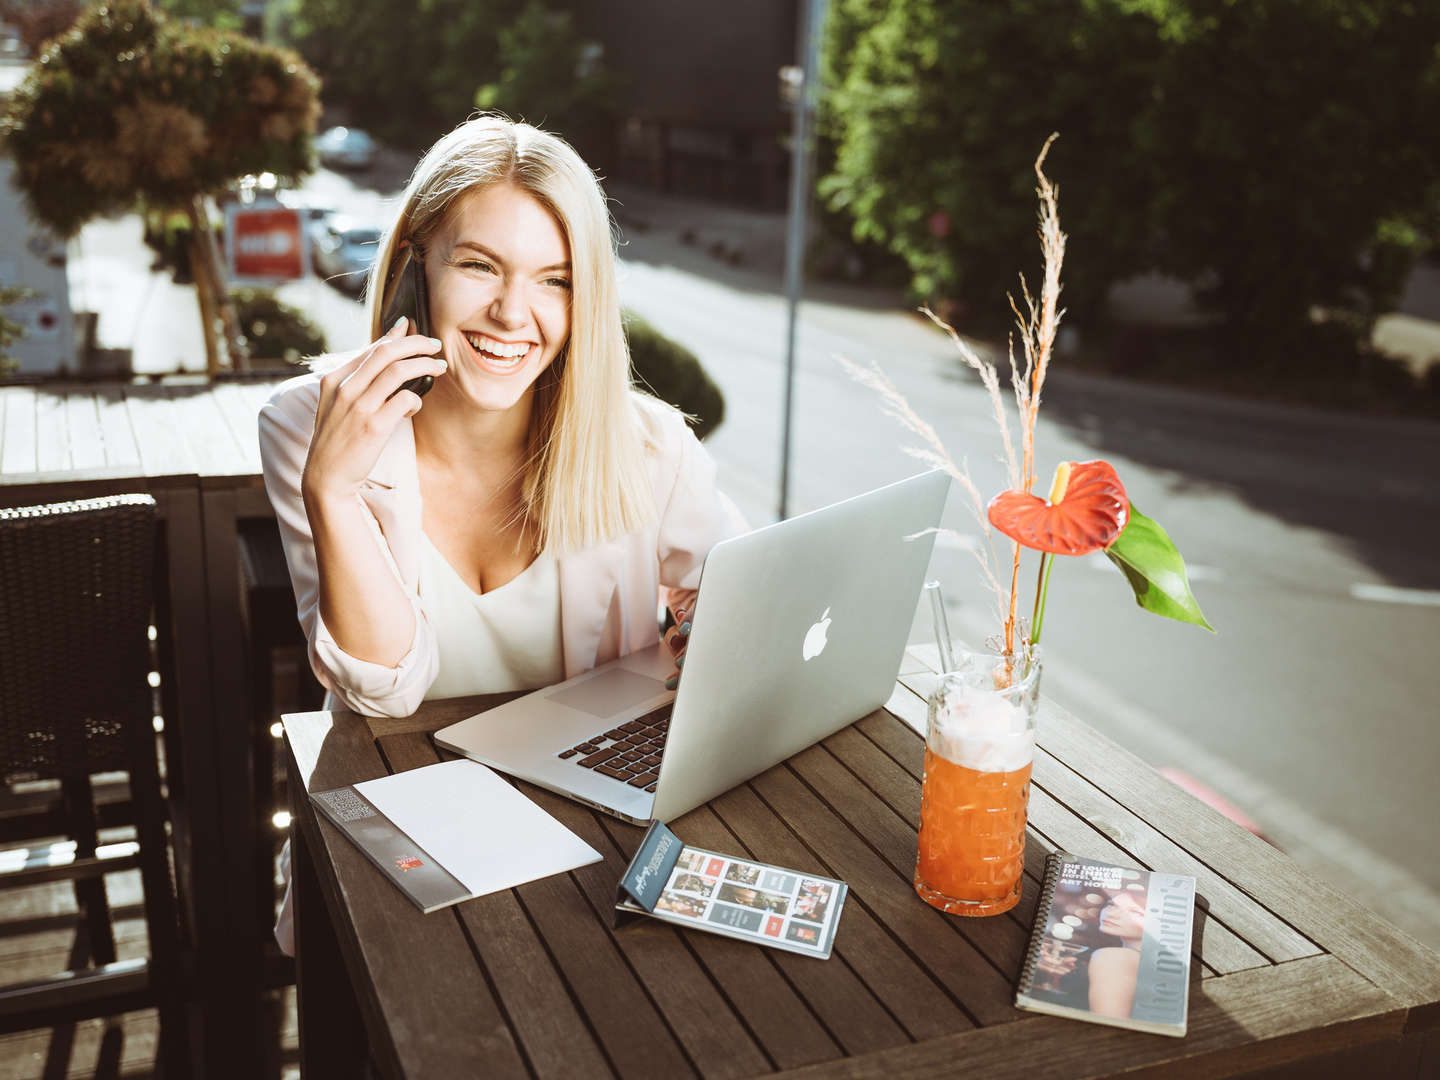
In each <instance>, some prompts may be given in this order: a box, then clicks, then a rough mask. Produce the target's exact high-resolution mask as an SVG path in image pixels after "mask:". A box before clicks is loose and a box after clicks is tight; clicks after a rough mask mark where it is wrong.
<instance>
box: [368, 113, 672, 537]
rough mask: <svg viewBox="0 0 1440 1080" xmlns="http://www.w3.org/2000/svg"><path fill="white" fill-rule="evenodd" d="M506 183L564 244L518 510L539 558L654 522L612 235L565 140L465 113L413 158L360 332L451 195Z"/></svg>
mask: <svg viewBox="0 0 1440 1080" xmlns="http://www.w3.org/2000/svg"><path fill="white" fill-rule="evenodd" d="M500 183H509V184H514V185H515V186H516V187H518V188H520V189H521V190H522V191H525V192H527V193H528V194H529V195H531V196H532V197H533V198H535V199H536V200H537V201H538V202H539V203H540V204H541V205H542V206H544V207H545V208H546V209H547V210H549V211H550V213H551V214H553V215H554V216H555V219H556V221H557V222H558V223H559V225H560V228H561V230H562V231H563V232H564V234H565V239H566V240H567V241H568V243H569V245H570V264H571V281H572V287H571V296H570V339H569V341H568V342H567V343H566V345H565V347H564V348H563V349H562V350H561V352H560V354H559V355H558V356H557V357H556V358H555V360H554V362H553V363H552V364H551V365H550V367H549V368H548V369H546V371H544V372H542V373H541V375H540V377H539V378H538V379H536V381H535V387H534V404H533V408H532V411H531V421H530V457H529V461H528V464H527V469H526V476H525V481H524V486H523V494H522V506H521V508H520V513H521V514H522V515H523V517H524V519H525V522H526V524H527V525H528V526H529V527H530V528H531V529H533V532H534V535H535V536H536V537H537V543H538V547H539V549H540V550H555V551H573V550H576V549H579V548H584V547H590V546H592V545H594V544H597V543H601V542H603V541H605V540H608V539H611V538H613V537H615V536H618V535H621V534H623V533H628V532H633V531H634V530H635V529H638V528H640V527H641V526H643V525H644V524H646V523H647V522H648V521H651V520H653V518H654V516H655V505H654V502H655V500H654V496H653V493H652V492H651V489H650V483H649V479H648V476H647V471H646V467H645V436H644V433H643V432H642V431H641V428H640V423H639V417H638V415H637V411H636V408H635V404H634V402H633V400H632V395H631V389H630V353H629V348H628V347H627V345H626V341H625V333H624V330H623V328H622V326H621V321H620V300H619V291H618V289H617V287H616V283H615V248H614V244H615V238H614V234H613V232H612V229H613V223H612V221H611V218H610V213H609V211H608V210H607V208H606V206H605V196H604V194H603V193H602V192H601V190H600V184H599V182H598V181H597V179H596V177H595V174H594V173H593V172H591V170H590V168H589V167H588V166H587V165H586V164H585V162H584V161H583V160H581V158H580V155H579V154H577V153H576V152H575V151H574V150H573V149H572V148H571V147H570V145H569V144H568V143H566V142H565V141H564V140H563V139H561V138H559V137H558V136H555V135H551V134H550V133H548V132H544V131H540V130H538V129H536V128H533V127H531V126H530V125H529V124H520V123H515V122H514V121H511V120H509V119H507V118H506V117H503V116H496V115H490V114H487V115H482V116H477V117H473V118H472V119H470V120H468V121H467V122H465V123H464V124H461V125H460V126H459V127H457V128H456V129H455V130H454V131H452V132H450V134H448V135H446V136H445V137H444V138H442V139H441V140H440V141H439V142H437V143H436V144H435V145H434V146H432V147H431V148H430V150H429V152H428V153H427V154H426V155H425V156H424V158H422V159H421V161H420V164H419V165H417V166H416V167H415V172H414V174H413V175H412V176H411V178H410V183H409V185H408V186H407V187H406V189H405V197H404V203H403V205H402V206H401V209H400V213H399V216H398V217H397V219H396V221H395V224H394V225H393V226H392V227H391V229H390V231H389V232H388V233H387V235H386V236H385V239H384V240H383V241H382V242H381V245H380V252H379V257H378V258H377V259H376V260H375V265H374V266H373V267H372V269H371V271H370V281H369V288H368V296H369V299H368V301H367V305H368V309H369V316H370V336H371V338H372V339H374V338H378V337H379V336H380V335H381V334H382V333H384V331H385V330H386V329H387V327H384V326H382V319H383V316H384V313H385V312H386V310H387V308H388V307H389V305H390V304H391V302H392V301H393V299H394V296H395V292H396V290H397V289H398V288H399V285H400V281H401V277H402V275H403V274H404V271H405V268H406V266H407V265H409V260H410V252H411V251H412V250H413V249H414V248H415V247H419V248H421V249H422V250H423V248H424V247H425V245H426V242H427V241H428V240H429V239H430V237H431V236H432V235H433V234H434V233H435V232H436V230H438V229H439V228H440V226H441V225H442V223H443V222H444V220H445V217H446V215H447V214H448V213H449V212H450V211H451V209H452V208H453V207H454V206H455V204H456V200H457V199H459V198H460V196H462V195H465V194H468V193H470V192H473V191H476V190H478V189H481V188H485V187H488V186H490V185H491V184H500Z"/></svg>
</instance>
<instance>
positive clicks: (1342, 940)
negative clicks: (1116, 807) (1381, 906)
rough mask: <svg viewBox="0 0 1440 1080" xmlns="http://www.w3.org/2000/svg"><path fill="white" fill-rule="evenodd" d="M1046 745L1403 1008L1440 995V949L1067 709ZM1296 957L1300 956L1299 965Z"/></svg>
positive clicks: (1059, 715) (1057, 718) (1056, 720)
mask: <svg viewBox="0 0 1440 1080" xmlns="http://www.w3.org/2000/svg"><path fill="white" fill-rule="evenodd" d="M1050 726H1051V732H1050V735H1049V737H1048V738H1047V740H1046V744H1045V748H1046V749H1047V750H1048V751H1049V752H1050V753H1051V754H1052V755H1054V757H1055V758H1056V760H1057V761H1060V762H1062V763H1063V764H1065V765H1066V766H1068V767H1069V768H1071V769H1073V770H1075V771H1077V772H1079V773H1081V775H1083V776H1085V777H1087V778H1089V779H1091V780H1092V781H1093V782H1095V783H1097V784H1099V785H1101V786H1102V787H1103V788H1104V790H1105V792H1106V793H1107V794H1108V795H1110V797H1111V798H1113V799H1114V800H1115V801H1116V802H1117V803H1119V804H1120V805H1122V806H1124V807H1125V808H1126V809H1128V810H1130V811H1131V812H1132V813H1133V814H1134V815H1135V816H1136V817H1137V818H1139V819H1140V820H1141V821H1143V822H1145V823H1146V824H1147V825H1149V826H1150V827H1151V828H1153V829H1156V830H1158V831H1160V832H1163V833H1164V834H1165V835H1166V836H1168V837H1169V838H1170V839H1171V840H1172V841H1173V842H1174V843H1176V844H1177V845H1179V846H1180V847H1182V848H1184V849H1185V850H1187V851H1189V852H1190V853H1191V854H1193V855H1194V856H1195V857H1196V858H1197V859H1200V860H1201V861H1203V862H1204V863H1206V864H1207V865H1208V866H1210V867H1211V868H1212V869H1213V870H1215V872H1216V873H1218V874H1221V875H1223V876H1224V877H1225V878H1226V879H1228V880H1229V881H1231V882H1233V883H1234V884H1235V885H1236V887H1237V888H1239V889H1240V890H1241V891H1243V892H1244V893H1245V894H1246V895H1248V896H1250V897H1252V898H1253V899H1254V900H1255V901H1256V902H1257V903H1259V904H1261V905H1263V906H1264V907H1266V908H1267V909H1269V910H1270V911H1271V912H1273V913H1275V914H1276V915H1278V916H1280V917H1281V918H1283V919H1284V920H1285V921H1286V922H1287V923H1289V924H1290V925H1291V926H1293V927H1294V928H1295V929H1296V930H1297V931H1298V932H1300V933H1301V934H1303V935H1305V936H1306V937H1307V938H1309V939H1310V940H1312V941H1315V942H1316V943H1318V944H1320V945H1321V946H1322V947H1323V948H1324V949H1325V950H1326V951H1327V952H1329V953H1331V954H1332V955H1334V956H1338V957H1339V958H1340V959H1341V960H1343V961H1344V962H1345V963H1347V964H1349V965H1350V966H1351V967H1353V968H1354V969H1355V970H1356V971H1358V972H1359V973H1360V974H1362V975H1364V976H1365V977H1366V978H1368V979H1371V980H1373V981H1374V982H1375V983H1376V984H1377V985H1379V986H1381V987H1383V988H1384V989H1386V990H1387V991H1389V992H1390V993H1391V994H1393V995H1394V996H1395V997H1396V998H1398V999H1399V1000H1400V1001H1402V1002H1403V1003H1405V1004H1407V1005H1412V1004H1413V1005H1421V1004H1428V1003H1432V1002H1435V1001H1436V1000H1437V999H1440V955H1437V954H1436V953H1435V952H1434V951H1432V950H1430V949H1428V948H1426V947H1425V946H1423V945H1421V944H1420V943H1419V942H1417V941H1415V939H1414V938H1411V937H1410V936H1409V935H1408V934H1405V933H1404V932H1403V931H1401V930H1399V929H1397V928H1396V927H1394V926H1392V925H1391V924H1390V923H1388V922H1386V921H1385V920H1384V919H1382V918H1380V917H1379V916H1378V915H1376V914H1374V913H1373V912H1371V911H1369V910H1367V909H1366V908H1364V907H1362V906H1361V905H1360V904H1358V903H1357V902H1355V901H1354V900H1351V899H1350V898H1349V897H1348V896H1345V895H1344V894H1342V893H1340V892H1338V891H1337V890H1335V889H1333V888H1331V887H1330V886H1329V885H1327V884H1325V883H1324V882H1322V881H1320V880H1319V879H1318V878H1316V877H1313V876H1312V875H1311V874H1309V873H1308V872H1306V871H1305V870H1304V869H1302V868H1301V867H1299V866H1297V865H1296V864H1295V862H1294V861H1293V860H1291V859H1290V858H1289V857H1288V856H1286V855H1285V854H1284V853H1283V852H1281V851H1279V850H1278V849H1276V848H1273V847H1271V846H1270V845H1269V844H1267V843H1265V841H1263V840H1261V839H1259V838H1258V837H1256V836H1254V835H1252V834H1251V833H1249V832H1248V831H1246V830H1245V829H1242V828H1241V827H1240V826H1239V825H1236V824H1235V823H1234V822H1233V821H1231V820H1230V819H1229V818H1227V817H1225V816H1224V815H1223V814H1221V813H1219V812H1218V811H1216V810H1213V809H1211V808H1210V807H1209V806H1206V805H1205V804H1204V803H1202V802H1200V801H1199V800H1197V799H1195V798H1193V797H1191V796H1190V795H1188V794H1186V793H1185V792H1183V791H1181V790H1180V789H1179V788H1177V787H1176V786H1175V785H1174V784H1172V783H1171V782H1170V781H1169V780H1167V779H1165V777H1163V776H1161V775H1160V774H1159V773H1157V772H1155V771H1154V770H1153V769H1151V768H1150V767H1149V766H1147V765H1146V764H1145V763H1144V762H1143V761H1141V760H1140V759H1139V758H1137V757H1135V755H1133V754H1131V753H1130V752H1129V751H1128V750H1126V749H1124V748H1123V747H1121V746H1119V745H1117V744H1116V743H1113V742H1111V741H1110V740H1109V739H1106V738H1105V737H1104V736H1102V735H1100V734H1099V733H1098V732H1096V731H1095V730H1094V729H1092V728H1089V727H1087V726H1085V725H1083V724H1081V723H1080V722H1079V721H1077V720H1075V718H1074V717H1071V716H1070V715H1069V714H1067V713H1065V712H1064V711H1063V710H1056V711H1055V713H1054V715H1053V716H1052V717H1051V719H1050ZM1296 962H1298V961H1296Z"/></svg>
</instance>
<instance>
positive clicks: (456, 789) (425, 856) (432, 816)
mask: <svg viewBox="0 0 1440 1080" xmlns="http://www.w3.org/2000/svg"><path fill="white" fill-rule="evenodd" d="M310 799H311V801H312V802H314V804H315V806H316V808H317V809H319V810H320V811H321V813H323V814H324V815H325V816H326V817H327V818H329V819H330V820H331V821H332V822H334V824H335V825H336V826H337V827H338V828H339V829H340V831H341V832H343V833H344V834H345V835H346V836H347V837H348V838H349V839H350V841H351V842H352V843H353V844H354V845H355V846H356V847H358V848H359V849H360V850H361V851H362V852H363V853H364V854H365V856H366V858H368V859H369V860H370V861H371V862H372V863H374V864H375V865H376V866H378V867H379V868H380V870H381V872H382V873H384V874H385V876H386V877H388V878H389V879H390V880H391V881H392V882H394V883H395V885H396V886H397V887H398V888H399V889H400V891H401V892H403V893H404V894H405V895H406V896H408V897H409V898H410V899H411V900H412V901H414V903H415V905H416V906H417V907H419V908H420V910H421V911H423V912H425V913H426V914H427V915H428V914H429V913H430V912H432V911H435V910H437V909H439V908H442V907H448V906H449V905H451V904H458V903H459V902H460V901H462V900H470V899H472V898H474V897H476V896H484V895H486V894H487V893H492V892H499V891H500V890H501V889H510V888H514V887H515V886H516V885H523V884H525V883H526V882H527V881H535V880H536V879H538V878H543V877H549V876H550V875H551V874H558V873H561V872H563V871H565V870H573V869H575V867H577V866H584V865H586V864H587V863H592V862H599V861H600V859H601V855H600V853H599V852H598V851H596V850H595V849H594V848H592V847H591V846H590V845H589V844H587V843H585V841H583V840H581V839H580V838H579V837H578V836H576V835H575V834H574V833H572V832H571V831H570V830H569V829H567V828H566V827H565V826H564V825H562V824H560V822H558V821H556V820H555V819H554V818H552V817H551V816H550V815H549V814H547V813H546V812H545V811H544V810H541V809H540V807H538V806H536V805H535V804H534V803H533V802H531V801H530V800H529V799H527V798H526V797H525V796H524V795H522V794H520V792H519V791H517V790H515V788H513V787H512V786H511V785H510V784H509V783H508V782H507V781H505V780H503V779H501V778H500V777H499V776H498V775H496V774H495V773H494V772H492V771H491V770H490V769H488V768H486V767H485V766H484V765H481V764H479V763H478V762H474V761H469V760H465V759H460V760H456V761H442V762H440V763H439V764H437V765H426V766H424V767H423V768H419V769H410V770H408V771H407V772H400V773H396V774H395V775H393V776H382V777H381V778H380V779H378V780H366V781H364V782H363V783H359V784H351V785H349V786H348V787H343V788H336V789H334V790H331V791H317V792H312V793H311V795H310Z"/></svg>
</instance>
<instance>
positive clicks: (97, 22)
mask: <svg viewBox="0 0 1440 1080" xmlns="http://www.w3.org/2000/svg"><path fill="white" fill-rule="evenodd" d="M317 86H318V84H317V81H316V79H315V77H314V75H313V74H312V73H311V72H310V71H309V69H308V68H306V67H305V65H304V63H303V62H301V60H300V58H299V57H297V56H295V55H294V54H292V53H290V52H288V51H286V50H283V49H277V48H273V47H270V46H264V45H260V44H258V43H256V42H254V41H251V40H249V39H246V38H242V37H239V36H237V35H234V34H230V33H224V32H219V31H214V30H196V29H191V28H189V27H186V26H182V25H180V24H178V23H174V22H171V21H169V20H167V19H166V18H165V17H164V16H162V15H160V14H159V13H157V12H156V11H154V10H153V9H152V8H151V7H150V6H149V5H148V4H147V3H145V2H144V0H112V2H110V3H108V4H106V5H105V6H103V7H94V8H91V9H89V10H88V11H86V13H85V14H84V15H83V16H82V17H81V19H80V21H79V22H77V23H76V25H75V26H74V28H72V29H71V30H70V31H68V32H67V33H65V34H64V35H62V36H61V37H60V38H58V39H56V40H55V41H54V42H52V43H51V44H50V46H49V47H48V48H47V49H46V51H45V52H44V53H43V54H42V55H41V56H40V57H39V59H38V60H37V61H36V63H35V65H34V67H33V68H32V70H31V72H30V74H29V75H28V76H27V78H26V80H25V81H24V83H22V84H21V86H20V88H19V89H18V90H17V91H16V93H15V95H14V97H13V98H12V100H11V103H10V107H9V109H8V110H7V112H6V114H5V116H4V117H3V119H0V138H3V140H4V143H5V146H6V149H7V150H8V152H9V153H10V155H11V156H12V157H13V158H14V160H15V165H16V179H17V183H18V185H19V186H20V188H21V189H22V190H23V191H24V193H25V196H26V199H27V202H28V203H29V205H30V209H31V212H32V213H33V214H34V215H35V217H36V218H37V219H38V220H40V221H42V222H44V223H45V224H47V225H49V226H51V227H52V228H54V229H56V230H57V231H58V232H60V233H61V234H62V235H65V236H70V235H73V234H74V233H75V232H76V231H77V230H78V229H79V228H80V227H81V226H82V225H83V224H84V223H85V222H87V221H89V220H90V219H92V218H94V217H97V216H100V215H103V214H109V213H116V212H121V211H131V210H136V209H139V208H141V207H154V208H176V209H182V210H184V211H185V212H186V213H187V214H188V215H189V216H190V219H191V222H192V226H193V228H192V238H193V243H194V245H195V247H194V249H193V250H192V253H191V254H192V258H191V262H192V264H193V268H194V271H195V283H196V292H197V294H198V298H199V302H200V311H201V321H202V323H203V325H204V328H205V344H206V359H207V366H208V368H209V370H210V371H212V372H214V371H215V370H217V369H218V368H219V366H220V363H221V357H220V349H219V342H218V340H217V337H216V332H215V324H216V319H217V318H220V319H222V320H223V321H224V322H225V324H226V327H227V336H228V337H229V339H230V341H231V342H232V343H235V342H237V341H238V337H239V335H238V329H237V325H236V323H235V319H234V311H233V307H232V305H231V304H230V303H229V301H228V299H227V297H226V295H225V291H224V286H223V274H222V272H221V270H220V262H219V257H218V253H217V250H216V247H215V244H214V239H213V236H212V234H211V231H210V229H209V228H208V223H209V214H208V210H207V199H208V197H209V196H211V195H213V194H214V193H216V192H218V191H220V190H222V189H223V188H224V187H226V185H228V184H230V183H232V182H233V181H234V180H236V179H238V178H239V177H241V176H244V175H246V174H248V173H258V172H267V171H268V172H272V173H275V174H277V175H279V176H282V177H289V178H298V177H300V176H302V175H303V174H304V173H306V172H307V171H308V170H309V169H310V168H311V146H310V136H311V134H312V133H313V132H314V128H315V119H316V116H317V114H318V111H319V105H318V101H317V98H316V91H317ZM202 223H203V224H204V226H205V227H202Z"/></svg>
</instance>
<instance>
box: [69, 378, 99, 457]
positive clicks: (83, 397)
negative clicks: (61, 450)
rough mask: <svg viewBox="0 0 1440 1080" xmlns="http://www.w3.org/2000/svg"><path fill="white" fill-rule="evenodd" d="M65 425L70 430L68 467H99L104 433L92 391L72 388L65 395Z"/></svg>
mask: <svg viewBox="0 0 1440 1080" xmlns="http://www.w3.org/2000/svg"><path fill="white" fill-rule="evenodd" d="M65 424H66V428H67V430H68V431H69V432H70V467H71V468H73V469H75V470H76V471H77V472H85V471H88V470H90V469H103V468H104V467H105V465H106V461H105V436H104V433H103V431H102V430H101V427H100V411H99V409H98V408H97V407H96V403H95V395H94V394H93V393H91V392H89V391H88V390H72V391H70V392H69V393H67V394H66V395H65Z"/></svg>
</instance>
